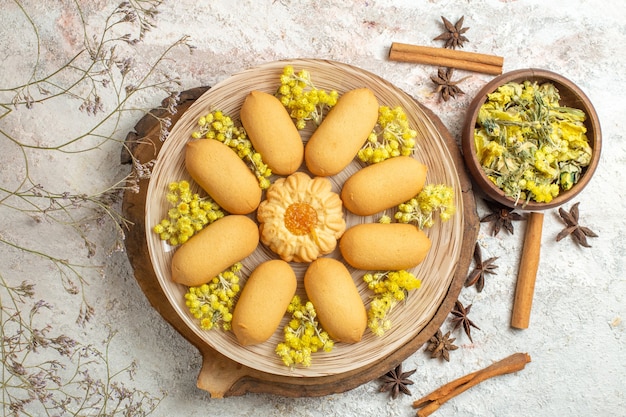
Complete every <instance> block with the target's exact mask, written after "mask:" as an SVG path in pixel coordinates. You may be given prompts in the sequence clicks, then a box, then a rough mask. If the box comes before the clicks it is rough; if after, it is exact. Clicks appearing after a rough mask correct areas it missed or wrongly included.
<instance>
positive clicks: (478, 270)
mask: <svg viewBox="0 0 626 417" xmlns="http://www.w3.org/2000/svg"><path fill="white" fill-rule="evenodd" d="M496 259H498V257H497V256H494V257H492V258H489V259H487V260H486V261H483V255H482V251H481V249H480V245H479V244H478V242H476V245H475V246H474V264H475V266H474V270H473V271H472V272H471V273H470V274H469V275H468V276H467V279H466V280H465V286H466V287H471V286H472V285H476V291H478V292H481V291H482V290H483V288H484V287H485V274H495V269H496V268H497V267H498V265H494V262H495V261H496Z"/></svg>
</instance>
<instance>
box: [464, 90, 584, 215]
mask: <svg viewBox="0 0 626 417" xmlns="http://www.w3.org/2000/svg"><path fill="white" fill-rule="evenodd" d="M559 101H560V95H559V91H558V90H557V88H556V87H555V85H554V84H552V83H550V82H546V83H543V84H539V83H537V82H531V81H524V82H521V83H518V82H509V83H506V84H504V85H502V86H500V87H498V89H496V90H495V91H494V92H493V93H491V94H488V96H487V101H486V102H485V103H484V104H483V105H482V106H481V108H480V110H479V112H478V117H477V120H476V124H477V126H476V129H475V130H474V143H475V146H476V155H477V157H478V160H479V161H480V164H481V166H482V168H483V170H484V171H485V173H486V174H487V176H488V177H489V179H490V180H491V181H492V182H493V183H494V184H496V185H497V186H498V187H499V188H501V189H502V190H503V191H504V193H505V195H507V196H508V197H511V198H513V199H514V200H515V201H516V202H524V201H530V200H533V201H536V202H539V203H549V202H550V201H552V199H553V198H554V197H556V196H557V195H559V193H560V192H561V191H562V190H569V189H571V188H572V187H573V185H574V184H576V182H578V180H579V178H580V176H581V174H582V171H583V168H584V167H586V166H588V165H589V164H590V162H591V160H592V153H593V149H592V147H591V146H590V144H589V140H588V138H587V134H586V133H587V129H586V127H585V125H584V121H585V119H586V114H585V112H584V111H582V110H580V109H575V108H571V107H564V106H562V105H561V104H560V103H559Z"/></svg>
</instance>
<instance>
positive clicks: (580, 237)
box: [556, 203, 598, 248]
mask: <svg viewBox="0 0 626 417" xmlns="http://www.w3.org/2000/svg"><path fill="white" fill-rule="evenodd" d="M578 204H580V203H575V204H574V205H573V206H572V207H571V208H570V210H569V212H568V211H566V210H564V209H563V208H560V207H559V215H560V216H561V219H562V220H563V222H564V223H565V225H566V227H565V229H563V230H562V231H561V232H560V233H559V234H558V235H557V236H556V241H557V242H558V241H559V240H561V239H563V238H564V237H566V236H571V237H572V239H574V241H575V242H576V243H578V244H579V245H581V246H584V247H586V248H590V247H591V245H590V244H589V243H588V242H587V237H598V235H597V234H596V233H595V232H593V231H592V230H591V229H589V228H588V227H585V226H581V225H579V224H578V216H579V212H578Z"/></svg>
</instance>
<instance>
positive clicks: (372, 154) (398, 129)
mask: <svg viewBox="0 0 626 417" xmlns="http://www.w3.org/2000/svg"><path fill="white" fill-rule="evenodd" d="M416 137H417V132H416V131H415V130H413V129H411V127H410V125H409V121H408V119H407V116H406V113H405V111H404V109H403V108H402V107H399V106H397V107H394V108H391V107H388V106H380V107H379V109H378V121H377V123H376V126H374V130H373V131H372V133H370V135H369V137H368V138H367V141H366V142H365V144H364V145H363V147H362V148H361V149H360V150H359V153H358V155H357V156H358V158H359V159H360V160H361V161H363V162H365V163H368V164H375V163H378V162H382V161H384V160H386V159H389V158H393V157H396V156H401V155H402V156H409V155H411V154H412V153H413V151H415V143H416V142H415V138H416Z"/></svg>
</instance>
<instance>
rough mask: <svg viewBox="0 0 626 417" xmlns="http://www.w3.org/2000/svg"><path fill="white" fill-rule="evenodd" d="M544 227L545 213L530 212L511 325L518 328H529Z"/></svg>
mask: <svg viewBox="0 0 626 417" xmlns="http://www.w3.org/2000/svg"><path fill="white" fill-rule="evenodd" d="M542 229H543V213H538V212H532V213H530V215H529V216H528V220H527V223H526V235H525V236H524V247H523V249H522V258H521V260H520V265H519V271H518V273H517V285H516V288H515V300H514V302H513V316H512V318H511V326H512V327H515V328H517V329H527V328H528V323H529V322H530V310H531V308H532V304H533V294H534V292H535V280H536V278H537V270H538V269H539V255H540V252H541V232H542Z"/></svg>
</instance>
